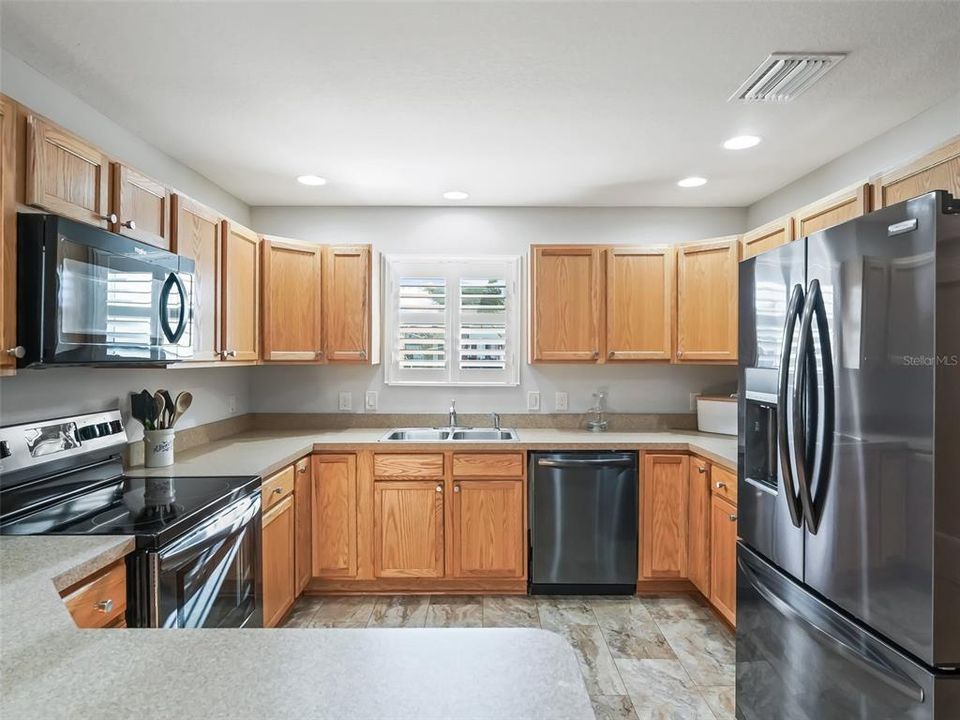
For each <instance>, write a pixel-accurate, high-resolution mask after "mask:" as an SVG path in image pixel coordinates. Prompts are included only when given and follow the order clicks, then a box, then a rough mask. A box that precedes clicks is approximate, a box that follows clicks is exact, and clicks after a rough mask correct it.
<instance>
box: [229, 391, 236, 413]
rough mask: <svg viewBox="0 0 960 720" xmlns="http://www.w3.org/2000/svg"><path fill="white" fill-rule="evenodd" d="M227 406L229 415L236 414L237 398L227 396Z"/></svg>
mask: <svg viewBox="0 0 960 720" xmlns="http://www.w3.org/2000/svg"><path fill="white" fill-rule="evenodd" d="M227 404H228V405H229V406H230V414H231V415H235V414H236V412H237V396H236V395H228V396H227Z"/></svg>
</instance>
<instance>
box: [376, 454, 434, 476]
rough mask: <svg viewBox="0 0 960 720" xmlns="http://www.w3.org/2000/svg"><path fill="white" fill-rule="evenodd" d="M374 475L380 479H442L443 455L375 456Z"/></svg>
mask: <svg viewBox="0 0 960 720" xmlns="http://www.w3.org/2000/svg"><path fill="white" fill-rule="evenodd" d="M373 474H374V475H375V476H376V477H378V478H381V477H382V478H405V477H407V478H442V477H443V455H442V454H441V453H432V454H417V455H411V454H403V455H374V458H373Z"/></svg>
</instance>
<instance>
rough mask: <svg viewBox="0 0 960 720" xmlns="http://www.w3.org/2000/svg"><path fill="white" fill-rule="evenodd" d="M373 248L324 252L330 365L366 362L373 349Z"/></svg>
mask: <svg viewBox="0 0 960 720" xmlns="http://www.w3.org/2000/svg"><path fill="white" fill-rule="evenodd" d="M371 254H372V253H371V249H370V246H368V245H360V246H353V247H347V246H328V247H327V248H325V250H324V261H323V266H324V272H325V275H326V277H325V278H324V318H325V322H324V325H325V326H326V333H327V337H326V358H327V361H328V362H356V363H366V362H370V361H371V360H372V359H373V352H372V350H371V331H370V325H371V316H370V313H371V272H372V267H371Z"/></svg>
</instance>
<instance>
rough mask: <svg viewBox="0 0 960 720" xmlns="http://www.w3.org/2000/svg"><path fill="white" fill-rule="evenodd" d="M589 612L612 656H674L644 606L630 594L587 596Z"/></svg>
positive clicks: (669, 657)
mask: <svg viewBox="0 0 960 720" xmlns="http://www.w3.org/2000/svg"><path fill="white" fill-rule="evenodd" d="M590 605H591V607H592V608H593V614H594V615H595V616H596V618H597V622H598V623H599V625H600V630H601V631H602V632H603V636H604V638H605V639H606V641H607V647H609V648H610V653H611V655H613V657H614V658H632V659H634V660H642V659H644V658H661V659H665V660H673V659H676V655H675V654H674V652H673V650H672V649H671V648H670V645H669V644H668V643H667V640H666V638H665V637H664V636H663V633H661V632H660V628H659V627H658V626H657V624H656V622H654V620H653V618H652V617H650V613H649V612H648V611H647V608H646V606H645V605H644V604H643V603H642V602H641V601H640V600H639V599H638V598H633V597H625V598H620V597H601V598H596V599H594V600H591V602H590Z"/></svg>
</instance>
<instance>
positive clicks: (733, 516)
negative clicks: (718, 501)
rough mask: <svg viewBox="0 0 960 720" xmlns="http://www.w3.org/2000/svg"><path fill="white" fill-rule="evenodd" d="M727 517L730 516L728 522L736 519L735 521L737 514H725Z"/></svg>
mask: <svg viewBox="0 0 960 720" xmlns="http://www.w3.org/2000/svg"><path fill="white" fill-rule="evenodd" d="M727 517H728V518H730V522H736V521H737V516H736V515H727Z"/></svg>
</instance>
